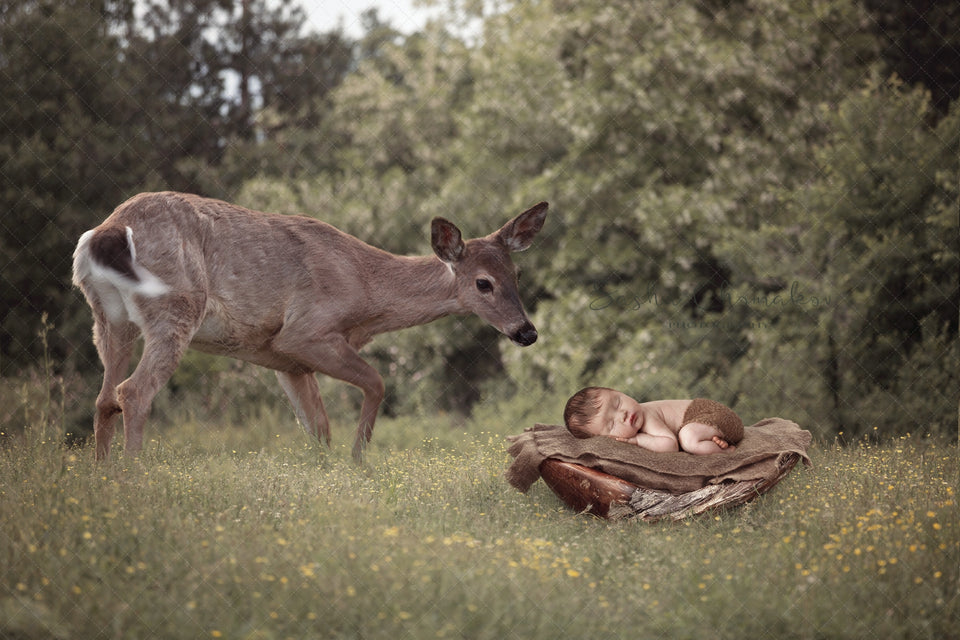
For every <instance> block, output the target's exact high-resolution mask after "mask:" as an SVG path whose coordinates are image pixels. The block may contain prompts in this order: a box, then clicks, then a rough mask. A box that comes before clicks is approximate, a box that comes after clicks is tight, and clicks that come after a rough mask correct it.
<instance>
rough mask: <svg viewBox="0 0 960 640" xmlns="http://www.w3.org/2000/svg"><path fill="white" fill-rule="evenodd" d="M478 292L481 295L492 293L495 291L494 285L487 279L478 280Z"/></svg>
mask: <svg viewBox="0 0 960 640" xmlns="http://www.w3.org/2000/svg"><path fill="white" fill-rule="evenodd" d="M477 291H479V292H480V293H490V292H491V291H493V285H492V284H490V281H489V280H487V279H486V278H478V279H477Z"/></svg>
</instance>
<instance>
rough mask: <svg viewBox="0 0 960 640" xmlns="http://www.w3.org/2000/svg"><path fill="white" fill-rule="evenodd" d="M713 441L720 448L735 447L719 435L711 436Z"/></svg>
mask: <svg viewBox="0 0 960 640" xmlns="http://www.w3.org/2000/svg"><path fill="white" fill-rule="evenodd" d="M713 443H714V444H715V445H717V446H718V447H720V448H721V449H727V448H729V449H736V447H735V446H733V445H732V444H730V443H729V442H727V441H726V440H724V439H723V438H721V437H720V436H713Z"/></svg>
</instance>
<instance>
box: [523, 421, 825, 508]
mask: <svg viewBox="0 0 960 640" xmlns="http://www.w3.org/2000/svg"><path fill="white" fill-rule="evenodd" d="M508 440H509V441H510V442H511V443H512V444H511V445H510V448H509V449H508V450H507V451H508V452H509V453H510V455H512V456H513V458H514V460H513V462H512V463H511V465H510V466H509V467H508V469H507V471H506V477H507V480H508V481H509V482H510V484H511V485H513V486H514V487H516V488H517V489H519V490H520V491H522V492H526V491H527V490H528V489H529V488H530V486H531V485H532V484H533V483H534V482H536V481H537V479H538V478H539V477H540V463H541V462H543V461H544V460H546V459H547V458H556V459H558V460H563V461H565V462H574V463H577V464H581V465H583V466H585V467H590V468H593V469H597V470H599V471H603V472H604V473H609V474H610V475H612V476H616V477H618V478H622V479H623V480H626V481H627V482H631V483H633V484H635V485H637V486H639V487H645V488H648V489H657V490H660V491H667V492H669V493H674V494H680V493H686V492H688V491H695V490H697V489H701V488H703V487H705V486H707V485H709V484H719V483H722V482H728V481H729V482H740V481H744V480H764V479H768V478H773V477H776V475H777V473H778V471H779V469H780V459H781V457H782V456H786V455H789V454H791V453H796V454H799V455H800V459H801V460H803V463H804V464H805V465H808V466H809V465H810V464H811V462H810V458H809V457H808V456H807V447H808V446H809V445H810V440H811V435H810V432H809V431H804V430H802V429H800V427H799V426H798V425H797V424H796V423H794V422H790V421H789V420H783V419H781V418H767V419H766V420H761V421H760V422H758V423H756V424H754V425H752V426H749V427H744V437H743V440H742V441H741V442H740V443H739V444H738V445H737V448H736V451H733V452H723V453H715V454H711V455H693V454H690V453H685V452H682V451H681V452H677V453H658V452H654V451H648V450H647V449H642V448H640V447H638V446H636V445H632V444H626V443H623V442H617V441H616V440H614V439H612V438H605V437H596V438H585V439H579V438H576V437H574V436H573V435H571V434H570V432H569V431H567V429H566V428H565V427H562V426H555V425H543V424H537V425H535V426H533V427H531V428H529V429H527V430H525V431H524V432H523V433H522V434H520V435H517V436H510V437H508Z"/></svg>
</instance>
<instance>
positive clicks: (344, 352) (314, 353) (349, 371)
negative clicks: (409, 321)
mask: <svg viewBox="0 0 960 640" xmlns="http://www.w3.org/2000/svg"><path fill="white" fill-rule="evenodd" d="M274 348H275V350H276V351H278V352H280V353H283V354H286V355H287V356H288V357H290V358H291V359H293V360H295V361H296V362H300V363H303V364H304V366H306V367H307V368H309V369H312V370H313V371H317V372H319V373H323V374H325V375H328V376H330V377H331V378H336V379H337V380H343V381H344V382H346V383H349V384H352V385H353V386H355V387H357V388H358V389H360V390H361V391H362V392H363V406H361V408H360V423H359V425H358V426H357V437H356V439H355V440H354V442H353V459H354V460H356V461H357V462H362V461H363V455H364V450H365V449H366V446H367V443H368V442H370V437H371V436H372V435H373V425H374V423H375V422H376V420H377V412H378V411H379V410H380V403H382V402H383V395H384V385H383V378H381V377H380V374H379V373H377V370H376V369H374V368H373V367H371V366H370V365H369V364H367V362H366V361H365V360H364V359H363V358H361V357H360V354H359V353H357V350H356V349H354V348H353V347H352V346H350V344H349V343H348V342H347V341H346V339H345V338H344V337H343V336H332V337H330V338H328V339H326V340H321V341H317V342H311V343H307V344H304V341H303V337H302V334H301V333H299V332H293V331H291V332H289V333H284V332H283V331H281V332H280V334H279V335H278V336H277V337H276V338H275V339H274ZM318 396H319V391H318Z"/></svg>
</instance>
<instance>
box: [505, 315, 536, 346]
mask: <svg viewBox="0 0 960 640" xmlns="http://www.w3.org/2000/svg"><path fill="white" fill-rule="evenodd" d="M510 339H511V340H513V341H514V342H516V343H517V344H518V345H520V346H521V347H529V346H530V345H532V344H533V343H534V342H536V341H537V328H536V327H535V326H533V323H532V322H530V321H529V320H528V321H527V322H525V323H523V325H521V327H520V328H519V329H517V330H516V331H514V332H513V335H511V336H510Z"/></svg>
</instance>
